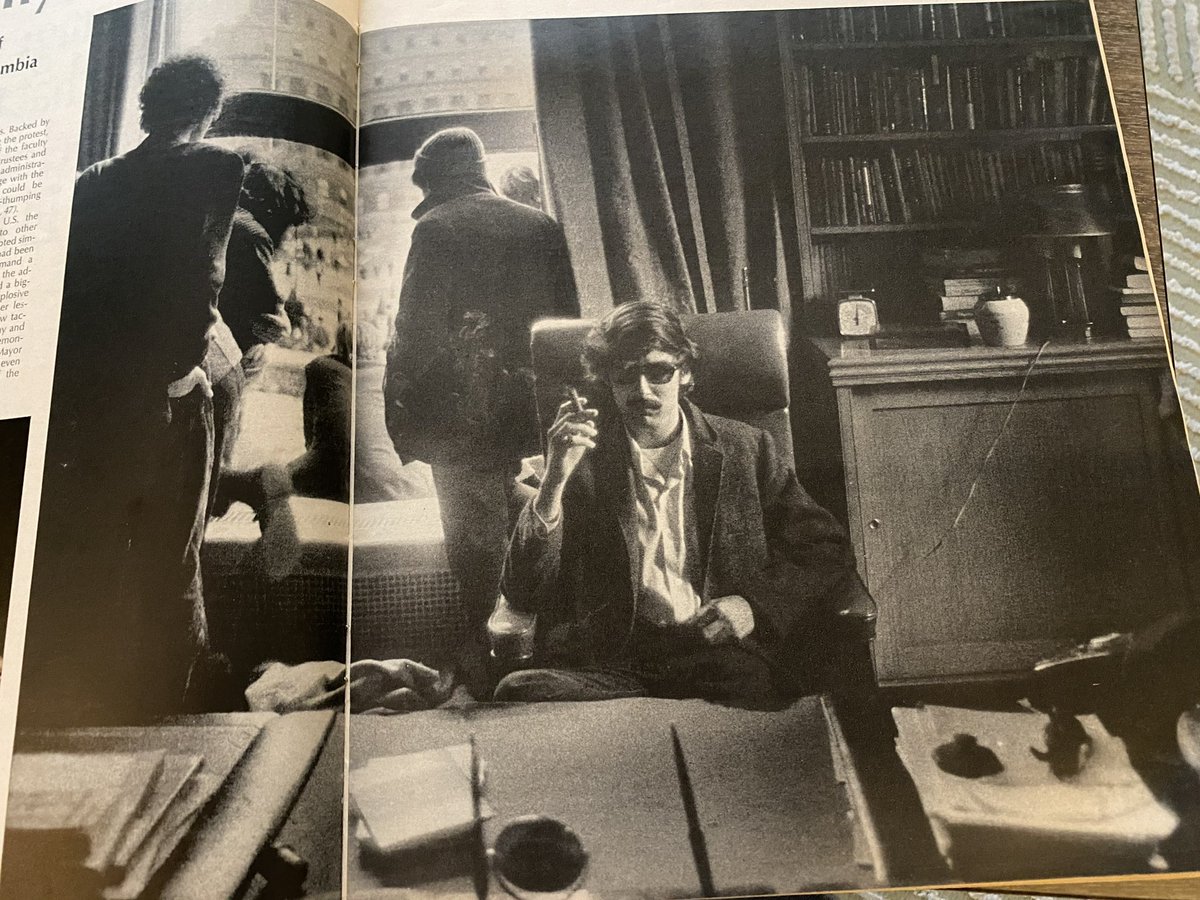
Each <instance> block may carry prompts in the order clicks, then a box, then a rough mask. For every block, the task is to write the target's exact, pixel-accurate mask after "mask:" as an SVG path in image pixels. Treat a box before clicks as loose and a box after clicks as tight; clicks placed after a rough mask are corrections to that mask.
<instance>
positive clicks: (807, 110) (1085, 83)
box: [796, 54, 1112, 137]
mask: <svg viewBox="0 0 1200 900" xmlns="http://www.w3.org/2000/svg"><path fill="white" fill-rule="evenodd" d="M796 80H797V92H798V94H799V96H800V98H801V101H802V108H803V110H804V112H803V118H802V120H801V127H802V131H803V133H804V134H805V135H806V136H810V137H811V136H822V135H848V134H886V133H889V132H921V131H959V130H965V131H974V130H981V129H1004V128H1012V129H1016V128H1045V127H1054V126H1073V125H1100V124H1108V123H1111V122H1112V109H1111V106H1110V104H1109V101H1108V88H1107V86H1106V84H1105V81H1104V72H1103V68H1102V66H1101V63H1100V58H1099V57H1098V56H1095V55H1088V56H1072V57H1058V58H1055V59H1028V60H1021V61H1004V62H1001V61H997V62H991V63H979V62H970V63H966V62H945V63H944V62H942V61H941V60H940V59H939V57H938V56H937V55H936V54H935V55H931V56H930V58H929V60H928V61H927V62H923V63H922V64H920V65H910V66H890V67H888V68H886V69H881V68H878V67H874V68H845V67H839V66H829V65H819V64H805V65H801V66H799V67H798V69H797V70H796Z"/></svg>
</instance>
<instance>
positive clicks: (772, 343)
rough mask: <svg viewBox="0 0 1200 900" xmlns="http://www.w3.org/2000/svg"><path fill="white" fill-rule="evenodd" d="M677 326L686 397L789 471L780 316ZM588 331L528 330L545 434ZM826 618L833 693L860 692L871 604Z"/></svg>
mask: <svg viewBox="0 0 1200 900" xmlns="http://www.w3.org/2000/svg"><path fill="white" fill-rule="evenodd" d="M683 324H684V327H685V329H686V330H687V333H688V336H689V337H690V338H691V339H692V340H693V341H694V342H695V343H696V345H697V347H698V349H699V363H698V364H697V367H696V368H697V371H696V386H695V388H694V390H693V391H692V393H691V394H690V395H689V399H691V400H692V401H693V402H695V404H696V405H697V406H699V407H700V408H701V409H703V410H704V411H705V412H708V413H713V414H715V415H719V416H724V417H726V418H730V419H737V420H739V421H742V422H746V423H748V424H750V425H755V426H757V427H759V428H762V429H764V430H765V431H768V432H770V434H771V436H772V437H773V438H774V439H775V445H776V447H777V448H778V450H779V452H780V453H782V454H784V455H785V456H786V458H787V460H788V462H789V464H791V465H792V467H793V468H795V460H794V456H793V448H792V428H791V418H790V416H789V413H788V403H789V392H788V364H787V336H786V333H785V332H784V329H783V320H782V318H781V317H780V315H779V313H778V312H776V311H774V310H754V311H751V312H726V313H707V314H703V315H691V316H684V317H683ZM593 325H594V322H592V321H589V320H579V319H543V320H542V321H540V322H537V323H535V324H534V326H533V333H532V351H533V369H534V372H535V374H536V376H537V388H536V390H537V409H538V417H539V419H540V421H541V424H542V430H543V433H544V432H545V429H546V428H548V427H549V424H550V423H551V422H552V421H553V419H554V416H555V414H556V413H557V410H558V406H559V404H560V403H561V402H562V399H563V396H564V392H565V391H566V390H567V388H568V387H569V386H572V385H575V386H578V385H582V384H583V381H584V377H585V376H584V369H583V362H582V353H583V345H584V340H585V338H586V337H587V334H588V332H589V331H590V330H591V328H592V327H593ZM832 612H833V621H832V622H831V631H832V633H833V636H834V638H835V640H836V641H837V642H838V644H839V647H838V650H837V651H836V652H835V653H834V654H832V656H833V657H834V660H835V666H836V669H837V670H838V675H837V676H836V677H837V678H838V679H839V681H840V682H841V683H840V684H835V685H831V687H834V688H839V687H842V688H851V685H850V683H849V682H856V683H857V688H858V689H861V688H863V687H865V684H864V682H873V674H872V670H871V664H870V641H871V639H872V638H873V637H874V634H875V616H876V609H875V604H874V602H873V601H871V599H870V598H869V597H867V596H865V595H863V597H862V598H861V600H860V601H859V602H858V603H856V604H848V605H847V606H846V607H845V608H842V609H836V610H833V611H832ZM851 689H852V690H853V689H854V688H851Z"/></svg>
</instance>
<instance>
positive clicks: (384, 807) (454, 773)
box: [350, 744, 492, 853]
mask: <svg viewBox="0 0 1200 900" xmlns="http://www.w3.org/2000/svg"><path fill="white" fill-rule="evenodd" d="M470 760H471V748H470V746H469V745H467V744H457V745H455V746H453V747H440V748H437V749H435V750H424V751H421V752H419V753H405V754H403V755H400V756H386V757H378V758H376V759H372V760H370V761H369V762H368V763H367V764H366V765H365V766H362V767H361V768H359V769H354V770H352V771H351V772H350V803H351V806H352V808H353V809H354V811H355V813H356V814H357V815H358V817H359V820H360V826H359V829H358V831H357V832H356V833H357V835H358V837H359V840H360V841H361V842H362V843H363V844H364V845H365V846H366V847H368V848H369V849H371V850H373V851H375V852H379V853H394V852H395V851H397V850H405V849H409V848H411V847H416V846H419V845H421V844H425V843H428V842H430V841H435V840H439V839H442V838H446V837H451V836H453V835H456V834H459V833H462V832H465V831H467V830H468V829H469V828H470V827H471V825H472V824H473V822H474V819H473V815H472V811H471V779H470V770H471V762H470ZM480 777H481V778H482V777H483V769H482V767H481V769H480ZM480 812H481V815H482V816H483V817H484V818H487V817H489V816H491V815H492V809H491V807H490V806H488V804H487V803H486V802H484V803H483V805H482V807H481V810H480Z"/></svg>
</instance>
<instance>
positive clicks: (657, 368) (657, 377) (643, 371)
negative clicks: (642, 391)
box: [611, 363, 679, 385]
mask: <svg viewBox="0 0 1200 900" xmlns="http://www.w3.org/2000/svg"><path fill="white" fill-rule="evenodd" d="M678 371H679V363H643V364H640V365H632V366H626V367H625V368H623V369H617V371H615V372H613V373H612V375H611V380H612V382H613V384H622V385H630V384H637V383H638V381H640V380H641V377H642V376H643V375H645V376H646V380H647V381H648V382H650V383H651V384H666V383H667V382H668V381H670V380H671V379H672V378H674V377H675V373H676V372H678Z"/></svg>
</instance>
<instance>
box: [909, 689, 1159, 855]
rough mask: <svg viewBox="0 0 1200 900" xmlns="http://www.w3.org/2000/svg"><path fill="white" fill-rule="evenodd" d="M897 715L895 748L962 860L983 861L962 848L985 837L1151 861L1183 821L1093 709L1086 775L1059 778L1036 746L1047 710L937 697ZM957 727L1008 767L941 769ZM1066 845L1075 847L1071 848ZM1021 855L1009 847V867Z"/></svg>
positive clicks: (940, 833)
mask: <svg viewBox="0 0 1200 900" xmlns="http://www.w3.org/2000/svg"><path fill="white" fill-rule="evenodd" d="M892 715H893V717H894V718H895V720H896V726H897V729H898V732H899V736H898V738H897V741H896V749H897V751H898V753H899V755H900V758H901V760H903V762H904V765H905V767H906V768H907V769H908V771H909V774H910V775H912V779H913V781H914V782H915V784H916V787H917V791H918V792H919V794H920V796H921V803H922V805H923V806H924V808H925V812H926V815H927V816H928V817H929V820H930V823H931V825H932V826H933V830H934V835H935V836H936V838H937V841H938V845H939V848H940V849H941V851H942V853H943V854H944V855H945V856H946V857H947V858H948V859H950V860H951V862H952V863H953V864H954V866H955V868H956V870H960V871H962V870H965V871H970V872H976V871H979V868H978V866H977V865H976V863H977V862H978V860H972V859H967V858H964V857H965V855H966V854H967V853H968V852H973V850H966V849H964V848H968V847H970V848H978V847H980V846H989V847H990V852H993V853H995V854H997V855H1001V856H1002V855H1005V853H1006V851H1011V850H1012V848H1014V847H1016V846H1020V847H1022V848H1028V847H1033V848H1036V849H1037V850H1038V851H1039V852H1040V853H1044V854H1045V856H1044V857H1043V859H1045V858H1050V859H1054V856H1053V854H1058V858H1059V859H1062V860H1065V859H1068V858H1070V859H1078V858H1085V857H1088V856H1092V857H1093V858H1095V859H1097V860H1099V859H1103V858H1120V859H1122V860H1124V861H1126V862H1124V863H1122V864H1128V861H1130V860H1139V859H1140V861H1141V865H1142V867H1143V868H1144V867H1145V864H1146V862H1147V860H1148V859H1149V858H1150V857H1151V856H1152V855H1153V854H1154V853H1155V852H1156V850H1157V846H1158V844H1159V843H1160V842H1161V841H1163V840H1165V839H1166V838H1167V837H1168V836H1169V835H1170V834H1171V833H1172V832H1173V831H1174V830H1175V828H1176V827H1177V826H1178V824H1179V820H1178V818H1177V817H1176V816H1175V814H1174V813H1173V812H1171V811H1170V810H1169V809H1167V808H1166V807H1164V806H1163V805H1162V804H1161V803H1160V802H1159V801H1158V800H1157V799H1156V798H1155V797H1154V795H1153V794H1151V792H1150V790H1149V789H1148V788H1147V787H1146V785H1145V783H1144V782H1143V781H1142V779H1141V777H1140V776H1139V775H1138V774H1137V772H1136V771H1135V770H1134V768H1133V766H1132V765H1131V764H1130V761H1129V756H1128V754H1127V752H1126V750H1125V745H1124V744H1123V743H1122V742H1121V741H1119V740H1118V739H1117V738H1115V737H1113V736H1112V735H1110V734H1109V733H1108V731H1107V730H1106V729H1105V728H1104V726H1103V725H1102V724H1101V723H1100V720H1099V719H1097V718H1096V717H1095V716H1080V717H1079V721H1080V723H1081V724H1082V725H1083V727H1084V729H1085V730H1086V731H1087V733H1088V735H1089V736H1090V737H1091V739H1092V741H1093V749H1092V754H1091V758H1090V759H1089V760H1088V762H1087V764H1086V765H1085V766H1084V768H1083V770H1082V771H1081V772H1080V774H1079V775H1077V776H1076V777H1074V778H1073V779H1070V780H1067V781H1061V780H1059V779H1058V778H1056V777H1055V776H1054V775H1053V774H1052V773H1051V771H1050V768H1049V766H1048V765H1047V764H1046V763H1045V762H1042V761H1040V760H1039V759H1037V758H1036V757H1035V756H1034V755H1033V753H1031V752H1030V748H1031V747H1037V748H1041V749H1044V748H1045V737H1044V733H1043V731H1044V727H1045V725H1046V722H1047V717H1046V716H1044V715H1041V714H1034V713H1020V712H1017V713H997V712H987V711H980V710H969V709H954V708H950V707H938V706H926V707H923V708H920V709H903V708H897V709H894V710H892ZM956 734H970V735H974V736H975V737H976V738H977V739H978V741H979V743H980V744H981V745H983V746H985V747H987V748H989V749H991V750H992V751H993V752H994V753H995V754H996V756H997V757H998V758H999V760H1000V762H1001V763H1002V764H1003V766H1004V769H1003V771H1001V772H999V773H998V774H995V775H988V776H985V777H982V778H964V777H958V776H956V775H951V774H949V773H947V772H945V771H943V770H942V769H940V768H939V767H938V765H937V763H936V762H935V760H934V749H935V748H936V747H938V746H939V745H941V744H944V743H946V742H949V741H951V740H952V739H953V738H954V736H955V735H956ZM968 839H969V840H968ZM1064 847H1069V848H1073V850H1071V851H1070V855H1069V856H1068V855H1067V854H1066V853H1065V852H1064V851H1063V848H1064ZM1014 862H1015V860H1014V859H1013V858H1011V854H1010V858H1009V859H1008V863H1007V870H1008V871H1009V873H1010V874H1011V872H1012V866H1013V864H1014ZM1038 865H1039V866H1041V863H1039V864H1038ZM1064 865H1067V863H1065V862H1064ZM1095 865H1098V863H1097V864H1095ZM1049 871H1053V866H1052V864H1051V869H1046V868H1045V867H1044V866H1041V872H1042V874H1046V872H1049Z"/></svg>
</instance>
